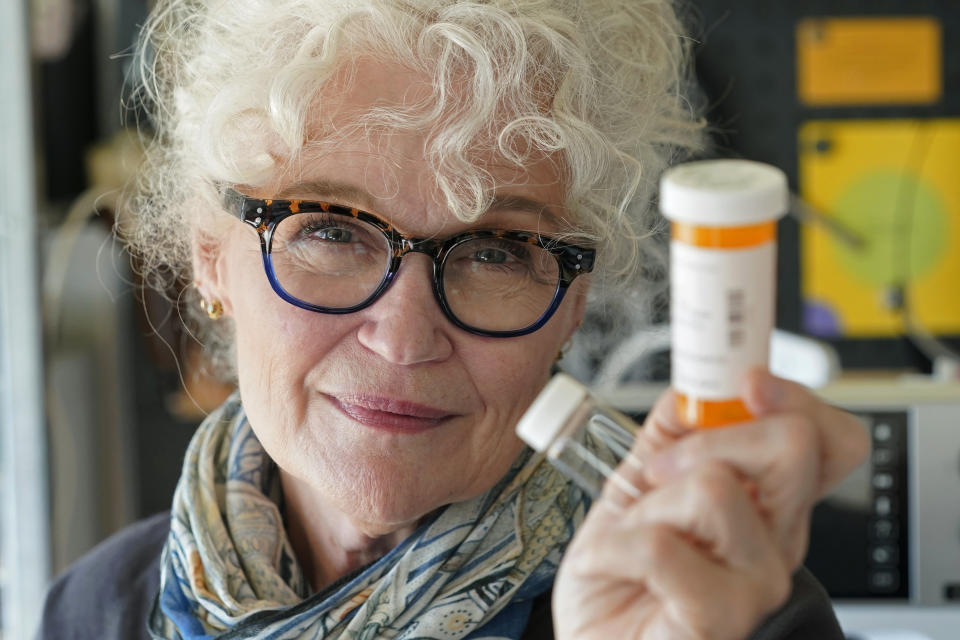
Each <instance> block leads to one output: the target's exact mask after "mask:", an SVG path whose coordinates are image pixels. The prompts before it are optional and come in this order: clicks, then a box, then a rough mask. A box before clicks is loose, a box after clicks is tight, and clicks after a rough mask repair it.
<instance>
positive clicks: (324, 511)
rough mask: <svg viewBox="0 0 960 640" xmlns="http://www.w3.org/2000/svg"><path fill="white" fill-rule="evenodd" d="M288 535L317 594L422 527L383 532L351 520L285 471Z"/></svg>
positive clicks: (367, 524)
mask: <svg viewBox="0 0 960 640" xmlns="http://www.w3.org/2000/svg"><path fill="white" fill-rule="evenodd" d="M281 483H282V485H283V502H284V516H285V519H286V530H287V536H288V537H289V538H290V544H291V545H292V546H293V551H294V553H295V554H296V555H297V561H298V562H299V563H300V566H301V568H302V569H303V572H304V575H305V576H306V578H307V580H308V581H309V582H310V586H311V588H312V589H313V591H314V592H317V591H320V590H322V589H324V588H325V587H327V586H329V585H331V584H333V583H334V582H336V581H337V580H339V579H340V578H342V577H343V576H345V575H347V574H349V573H351V572H352V571H354V570H356V569H359V568H360V567H362V566H364V565H367V564H370V563H371V562H373V561H374V560H377V559H379V558H381V557H383V556H384V555H386V554H387V552H388V551H390V550H391V549H393V548H394V547H395V546H397V545H398V544H399V543H400V542H402V541H403V540H404V539H405V538H406V537H407V536H409V535H410V534H411V533H413V531H414V530H415V529H416V526H417V523H416V522H414V523H409V524H405V525H400V526H399V527H378V526H373V525H370V524H369V523H364V522H358V521H355V520H353V519H351V518H350V517H349V516H348V515H346V514H345V513H343V512H342V511H340V510H338V509H336V508H335V507H333V506H332V505H330V504H329V503H328V502H327V501H326V500H324V499H323V497H322V496H319V495H318V494H317V493H316V492H315V491H314V490H313V489H312V488H311V487H310V486H308V485H307V484H306V483H305V482H303V481H302V480H300V479H298V478H295V477H293V476H291V475H289V474H288V473H285V472H283V471H281Z"/></svg>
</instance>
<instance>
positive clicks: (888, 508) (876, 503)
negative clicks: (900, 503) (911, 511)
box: [873, 496, 893, 516]
mask: <svg viewBox="0 0 960 640" xmlns="http://www.w3.org/2000/svg"><path fill="white" fill-rule="evenodd" d="M873 510H874V512H875V513H876V514H877V515H878V516H889V515H890V514H892V513H893V500H891V499H890V496H877V497H876V498H874V499H873Z"/></svg>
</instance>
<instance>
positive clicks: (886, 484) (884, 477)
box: [873, 472, 894, 491]
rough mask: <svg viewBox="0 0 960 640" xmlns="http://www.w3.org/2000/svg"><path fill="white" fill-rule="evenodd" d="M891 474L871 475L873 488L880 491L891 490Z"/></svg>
mask: <svg viewBox="0 0 960 640" xmlns="http://www.w3.org/2000/svg"><path fill="white" fill-rule="evenodd" d="M893 484H894V483H893V474H892V473H885V472H884V473H875V474H874V475H873V488H874V489H879V490H881V491H886V490H888V489H892V488H893Z"/></svg>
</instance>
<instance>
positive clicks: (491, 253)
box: [473, 248, 510, 264]
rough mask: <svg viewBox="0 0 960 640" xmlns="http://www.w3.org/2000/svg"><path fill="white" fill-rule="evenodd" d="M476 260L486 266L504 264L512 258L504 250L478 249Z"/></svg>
mask: <svg viewBox="0 0 960 640" xmlns="http://www.w3.org/2000/svg"><path fill="white" fill-rule="evenodd" d="M473 258H474V260H476V261H477V262H483V263H485V264H503V263H504V262H506V261H507V260H509V259H510V256H509V255H508V254H507V252H506V251H504V250H503V249H491V248H486V249H478V250H477V251H476V252H475V253H474V254H473Z"/></svg>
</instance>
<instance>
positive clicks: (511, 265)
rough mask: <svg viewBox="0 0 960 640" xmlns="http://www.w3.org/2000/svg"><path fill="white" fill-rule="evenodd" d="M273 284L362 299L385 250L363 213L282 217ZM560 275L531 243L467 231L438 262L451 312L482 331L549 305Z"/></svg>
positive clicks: (336, 303) (381, 274)
mask: <svg viewBox="0 0 960 640" xmlns="http://www.w3.org/2000/svg"><path fill="white" fill-rule="evenodd" d="M271 255H272V262H273V269H274V273H275V275H276V278H277V281H278V282H279V284H280V286H281V287H283V289H284V290H285V291H286V292H287V293H288V294H289V295H291V296H293V297H295V298H297V299H299V300H301V301H303V302H306V303H308V304H311V305H316V306H320V307H327V308H332V309H336V308H339V309H346V308H349V307H353V306H356V305H358V304H360V303H361V302H363V301H364V300H366V299H367V298H368V297H369V296H370V295H371V294H372V293H373V292H374V291H375V290H376V289H377V288H378V287H379V286H380V284H381V283H382V282H383V280H384V278H386V275H387V272H388V269H389V265H390V261H391V257H392V249H391V246H390V243H389V242H388V241H387V238H386V237H385V236H384V235H383V233H382V232H381V231H380V230H379V229H377V228H376V227H375V226H373V225H371V224H368V223H366V222H364V221H362V220H356V219H351V218H348V217H346V216H340V215H330V214H323V213H317V214H314V213H301V214H297V215H292V216H288V217H287V218H284V219H283V220H282V221H281V222H280V223H279V224H278V225H277V227H276V229H275V231H274V234H273V239H272V243H271ZM559 278H560V268H559V265H558V264H557V261H556V259H555V258H554V256H553V255H552V254H551V253H550V252H549V251H547V250H545V249H543V248H542V247H539V246H537V245H535V244H530V243H526V242H519V241H516V240H511V239H506V238H473V239H470V240H466V241H464V242H461V243H459V244H457V245H456V246H455V247H454V248H453V249H452V250H451V251H450V253H449V254H448V255H447V257H446V259H445V260H444V263H443V272H442V277H441V280H442V285H441V286H442V290H443V296H444V298H445V299H446V301H447V304H448V306H449V307H450V310H451V311H452V313H453V314H454V315H455V316H456V317H457V318H458V319H459V320H460V322H462V323H464V324H467V325H469V326H471V327H474V328H475V329H479V330H481V331H515V330H519V329H523V328H526V327H528V326H530V325H531V324H533V323H535V322H536V321H537V320H539V319H540V317H541V316H542V315H543V314H544V313H545V312H546V310H547V309H548V308H549V307H550V303H551V302H552V301H553V298H554V295H555V293H556V289H557V283H558V281H559Z"/></svg>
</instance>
